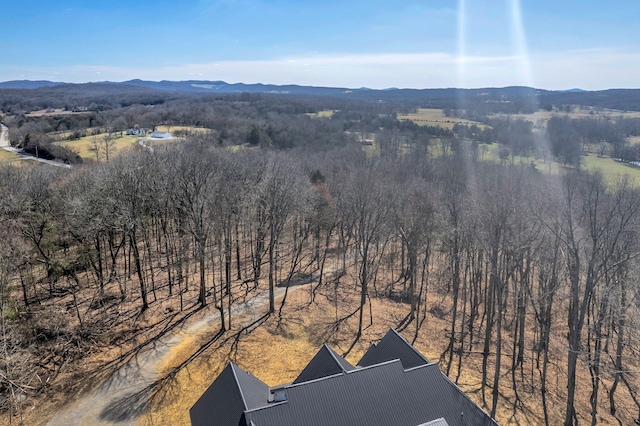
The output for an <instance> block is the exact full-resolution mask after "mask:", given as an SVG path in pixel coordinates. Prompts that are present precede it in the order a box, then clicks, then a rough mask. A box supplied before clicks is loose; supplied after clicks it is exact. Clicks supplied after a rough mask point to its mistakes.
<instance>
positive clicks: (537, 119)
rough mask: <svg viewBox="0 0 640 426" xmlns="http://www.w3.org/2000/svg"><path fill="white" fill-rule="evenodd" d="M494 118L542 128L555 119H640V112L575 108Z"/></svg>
mask: <svg viewBox="0 0 640 426" xmlns="http://www.w3.org/2000/svg"><path fill="white" fill-rule="evenodd" d="M494 117H501V118H511V119H522V120H527V121H531V122H532V123H534V124H539V123H540V124H542V125H543V126H542V127H545V126H546V124H547V121H549V119H550V118H553V117H569V118H573V119H575V118H594V117H605V118H620V117H623V118H640V112H637V111H631V112H625V111H618V110H614V109H605V110H597V109H595V108H589V107H585V108H577V107H576V108H574V109H573V110H572V111H571V112H558V111H545V110H538V111H536V112H535V113H533V114H497V115H495V116H494Z"/></svg>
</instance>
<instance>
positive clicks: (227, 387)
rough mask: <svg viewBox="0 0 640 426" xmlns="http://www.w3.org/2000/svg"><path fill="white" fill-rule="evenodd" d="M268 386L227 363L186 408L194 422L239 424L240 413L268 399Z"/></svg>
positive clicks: (201, 424) (212, 425)
mask: <svg viewBox="0 0 640 426" xmlns="http://www.w3.org/2000/svg"><path fill="white" fill-rule="evenodd" d="M268 398H269V387H268V386H267V385H265V384H264V383H262V382H261V381H260V380H259V379H257V378H256V377H254V376H252V375H251V374H249V373H246V372H245V371H243V370H242V369H240V367H238V366H237V365H235V364H233V363H230V364H229V365H228V366H227V367H226V368H225V369H224V370H222V373H220V375H219V376H218V377H217V378H216V380H215V381H214V382H213V384H212V385H211V386H209V389H207V390H206V391H205V393H204V394H203V395H202V396H201V397H200V399H198V401H197V402H196V403H195V404H194V405H193V407H191V410H189V417H190V418H191V424H192V425H193V426H238V425H239V421H240V418H241V417H242V413H243V412H244V411H246V410H250V409H254V408H257V407H260V406H264V405H266V404H267V403H268Z"/></svg>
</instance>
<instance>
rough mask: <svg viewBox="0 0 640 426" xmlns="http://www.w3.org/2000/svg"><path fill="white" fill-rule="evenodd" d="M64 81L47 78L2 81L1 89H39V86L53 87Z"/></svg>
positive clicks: (0, 83)
mask: <svg viewBox="0 0 640 426" xmlns="http://www.w3.org/2000/svg"><path fill="white" fill-rule="evenodd" d="M59 84H63V83H56V82H53V81H47V80H35V81H33V80H12V81H3V82H0V89H37V88H38V87H51V86H57V85H59Z"/></svg>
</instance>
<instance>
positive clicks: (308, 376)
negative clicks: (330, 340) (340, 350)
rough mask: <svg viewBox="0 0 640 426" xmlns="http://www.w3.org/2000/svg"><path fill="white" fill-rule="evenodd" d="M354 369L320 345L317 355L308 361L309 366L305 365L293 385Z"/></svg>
mask: <svg viewBox="0 0 640 426" xmlns="http://www.w3.org/2000/svg"><path fill="white" fill-rule="evenodd" d="M354 368H355V367H354V366H353V365H351V364H349V362H347V360H346V359H344V358H343V357H341V356H340V355H338V354H337V353H335V351H334V350H333V349H331V348H330V347H329V346H327V345H322V347H321V348H320V350H319V351H318V353H316V355H315V356H314V357H313V358H312V359H311V361H309V364H307V366H306V367H305V368H304V370H302V372H301V373H300V375H299V376H298V377H297V378H296V379H295V380H294V381H293V383H302V382H308V381H309V380H315V379H319V378H322V377H327V376H331V375H333V374H338V373H344V372H347V371H351V370H353V369H354Z"/></svg>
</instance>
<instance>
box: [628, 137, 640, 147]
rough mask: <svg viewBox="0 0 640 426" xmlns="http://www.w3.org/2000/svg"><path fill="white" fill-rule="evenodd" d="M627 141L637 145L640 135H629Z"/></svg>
mask: <svg viewBox="0 0 640 426" xmlns="http://www.w3.org/2000/svg"><path fill="white" fill-rule="evenodd" d="M627 141H628V142H629V144H630V145H635V144H637V143H640V136H629V137H628V138H627Z"/></svg>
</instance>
